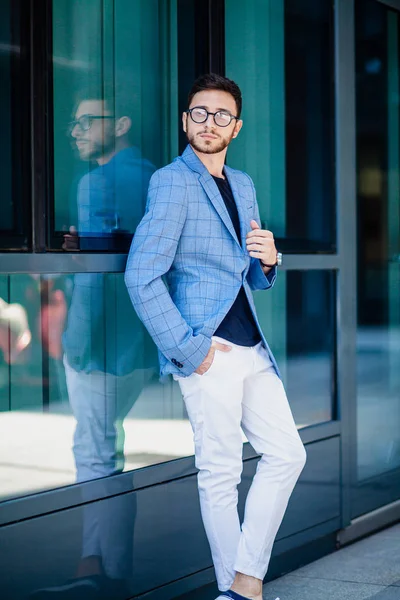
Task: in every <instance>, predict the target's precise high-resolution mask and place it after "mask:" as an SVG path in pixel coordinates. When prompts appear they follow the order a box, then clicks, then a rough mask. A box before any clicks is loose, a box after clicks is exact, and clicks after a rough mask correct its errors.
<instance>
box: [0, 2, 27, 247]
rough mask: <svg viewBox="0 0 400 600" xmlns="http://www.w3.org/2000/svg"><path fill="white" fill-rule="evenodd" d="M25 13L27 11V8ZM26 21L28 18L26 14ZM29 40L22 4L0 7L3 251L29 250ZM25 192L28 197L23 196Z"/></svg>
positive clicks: (0, 230)
mask: <svg viewBox="0 0 400 600" xmlns="http://www.w3.org/2000/svg"><path fill="white" fill-rule="evenodd" d="M24 11H25V7H24ZM24 17H25V18H26V16H25V14H24ZM28 18H29V17H28ZM26 40H27V37H26V32H25V30H24V25H23V24H22V22H21V15H20V3H19V2H18V1H14V0H13V1H12V2H11V0H10V1H6V2H1V4H0V80H1V87H0V136H1V144H0V165H1V166H0V169H1V170H0V178H1V192H2V194H1V206H2V209H1V213H0V249H2V250H7V249H23V250H27V249H28V248H29V247H30V243H31V242H30V231H29V226H30V222H29V214H30V211H29V207H28V206H24V205H23V204H22V203H23V202H28V199H29V188H28V187H26V186H27V185H28V182H29V171H28V172H27V171H26V170H25V166H26V165H27V164H29V163H28V161H27V156H26V153H27V149H28V148H29V141H30V140H29V138H30V132H29V122H28V115H29V105H28V106H23V100H24V99H26V100H28V99H29V95H28V94H29V79H28V77H27V72H26V65H27V55H26V48H25V42H26ZM24 192H25V193H24Z"/></svg>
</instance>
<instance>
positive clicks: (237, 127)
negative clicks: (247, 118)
mask: <svg viewBox="0 0 400 600" xmlns="http://www.w3.org/2000/svg"><path fill="white" fill-rule="evenodd" d="M242 126H243V121H242V119H239V121H236V125H235V129H234V130H233V136H232V137H234V138H235V137H237V136H238V135H239V131H240V130H241V129H242Z"/></svg>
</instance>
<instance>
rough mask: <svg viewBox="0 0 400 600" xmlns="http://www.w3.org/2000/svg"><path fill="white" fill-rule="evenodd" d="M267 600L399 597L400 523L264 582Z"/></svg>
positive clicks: (396, 599)
mask: <svg viewBox="0 0 400 600" xmlns="http://www.w3.org/2000/svg"><path fill="white" fill-rule="evenodd" d="M263 597H264V600H275V598H277V597H279V598H280V600H366V599H367V598H368V599H371V600H372V599H373V600H400V524H398V525H395V526H393V527H391V528H389V529H385V530H384V531H381V532H379V533H376V534H375V535H372V536H370V537H368V538H365V539H363V540H361V541H358V542H356V543H354V544H351V545H349V546H346V547H345V548H342V549H340V550H338V551H337V552H334V553H333V554H330V555H328V556H325V557H324V558H321V559H320V560H317V561H316V562H314V563H311V564H309V565H307V566H305V567H302V568H301V569H298V570H297V571H294V572H292V573H290V574H288V575H285V576H284V577H280V578H279V579H276V580H274V581H271V582H269V583H267V584H266V585H265V586H264V593H263Z"/></svg>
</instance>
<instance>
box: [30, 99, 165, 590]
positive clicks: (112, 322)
mask: <svg viewBox="0 0 400 600" xmlns="http://www.w3.org/2000/svg"><path fill="white" fill-rule="evenodd" d="M131 126H132V123H131V119H130V117H129V116H127V112H126V111H121V112H119V114H115V112H114V110H113V109H112V107H111V106H110V103H109V102H108V101H107V100H106V99H104V98H96V97H95V98H90V97H89V98H85V99H83V100H82V101H81V102H80V103H79V104H78V106H77V109H76V113H75V119H74V121H73V122H72V123H71V128H70V131H71V136H72V138H73V140H74V145H75V147H76V149H77V150H78V153H79V157H80V159H81V160H85V161H91V162H92V163H93V164H94V165H95V166H94V168H93V169H92V170H90V171H89V172H88V173H87V174H86V175H84V176H83V177H82V178H81V180H80V181H79V184H78V191H77V209H78V223H77V227H71V228H70V233H69V234H67V235H65V242H64V249H65V250H76V249H78V248H80V249H81V250H82V249H84V248H85V249H88V248H89V249H93V248H94V247H96V248H102V249H106V248H110V249H111V248H112V247H113V245H115V244H118V243H119V241H121V239H122V240H123V239H124V237H126V235H128V234H130V237H132V233H133V231H134V229H135V227H136V226H137V224H138V223H139V221H140V219H141V217H142V216H143V212H144V204H145V199H146V194H147V189H148V185H149V180H150V177H151V175H152V174H153V172H154V170H155V168H154V166H153V165H152V164H151V163H150V162H149V161H148V160H146V159H144V158H143V157H142V155H141V153H140V150H139V149H138V148H137V147H134V146H132V143H131V140H130V133H131ZM127 328H128V329H129V335H127ZM145 336H147V333H146V332H145V331H144V328H143V326H142V324H141V323H140V321H139V319H138V318H137V315H136V314H135V311H134V310H133V308H132V304H131V302H130V299H129V296H128V293H127V290H126V287H125V285H124V281H123V278H122V277H121V276H119V275H113V274H107V273H77V274H76V275H75V276H74V279H73V291H72V296H71V302H70V307H69V310H68V316H67V325H66V328H65V331H64V334H63V348H64V367H65V375H66V382H67V389H68V397H69V402H70V405H71V408H72V411H73V414H74V416H75V418H76V421H77V423H76V429H75V433H74V446H73V452H74V458H75V464H76V472H77V482H84V481H89V480H93V479H98V478H104V477H107V476H109V475H114V474H116V473H120V472H122V471H123V469H124V429H123V421H124V419H125V417H126V416H127V414H128V412H129V411H130V409H131V408H132V406H133V405H134V403H135V402H136V400H137V398H138V397H139V395H140V393H141V392H142V390H143V387H144V385H145V384H146V383H147V381H148V380H149V378H150V376H151V373H152V371H151V368H149V367H151V366H152V365H151V361H152V357H149V356H146V357H145V356H144V354H143V347H144V343H145ZM153 362H154V363H155V362H156V360H155V357H154V360H153ZM100 485H101V488H102V489H103V492H104V495H107V496H109V497H111V496H115V497H114V498H113V499H110V500H108V501H103V502H91V501H93V500H95V499H96V498H97V495H98V491H97V492H96V490H94V491H92V489H93V488H92V487H91V486H85V487H84V488H82V493H83V495H84V499H85V501H86V502H87V506H86V507H85V508H84V509H83V513H84V515H83V532H82V553H81V558H80V562H79V564H78V566H77V569H76V573H75V577H74V578H73V579H72V580H71V581H68V582H67V583H65V584H62V585H59V586H56V587H53V588H47V589H42V590H39V591H37V592H36V594H34V595H33V596H32V597H33V598H37V599H38V600H39V599H42V598H43V599H44V598H49V599H50V598H53V597H54V598H62V599H63V600H68V599H70V598H71V599H72V598H73V599H74V600H79V599H80V598H82V599H85V600H89V599H93V600H94V599H96V600H97V599H100V598H101V599H103V598H110V597H114V595H115V596H117V595H119V596H121V597H122V596H124V597H125V596H126V597H127V596H128V595H130V590H129V585H130V581H129V580H130V578H131V575H132V565H133V529H134V520H135V514H136V504H135V503H136V499H135V498H134V497H133V496H132V495H129V494H122V492H124V491H125V487H124V482H122V481H120V480H118V479H113V478H110V479H104V480H103V481H102V482H101V484H100Z"/></svg>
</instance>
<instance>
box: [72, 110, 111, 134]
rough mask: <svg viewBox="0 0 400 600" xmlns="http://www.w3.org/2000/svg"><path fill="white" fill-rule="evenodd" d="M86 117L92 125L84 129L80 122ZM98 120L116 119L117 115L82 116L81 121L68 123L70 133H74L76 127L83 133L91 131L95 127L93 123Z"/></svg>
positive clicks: (76, 120)
mask: <svg viewBox="0 0 400 600" xmlns="http://www.w3.org/2000/svg"><path fill="white" fill-rule="evenodd" d="M84 117H86V118H87V119H90V120H91V121H90V124H89V127H86V128H85V127H82V125H81V123H80V120H81V119H83V118H84ZM97 119H115V115H89V114H87V115H81V116H80V117H79V119H75V120H74V121H70V122H69V123H68V127H69V129H70V132H71V133H72V131H73V129H75V127H79V129H80V130H81V131H89V130H90V129H91V127H92V125H93V121H94V120H97Z"/></svg>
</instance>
